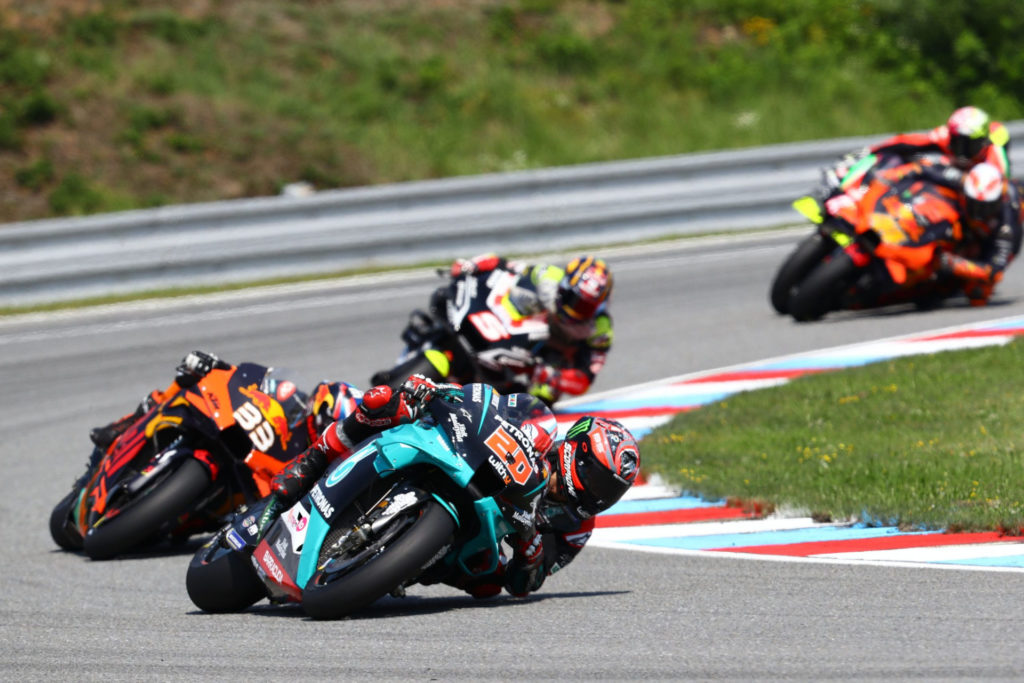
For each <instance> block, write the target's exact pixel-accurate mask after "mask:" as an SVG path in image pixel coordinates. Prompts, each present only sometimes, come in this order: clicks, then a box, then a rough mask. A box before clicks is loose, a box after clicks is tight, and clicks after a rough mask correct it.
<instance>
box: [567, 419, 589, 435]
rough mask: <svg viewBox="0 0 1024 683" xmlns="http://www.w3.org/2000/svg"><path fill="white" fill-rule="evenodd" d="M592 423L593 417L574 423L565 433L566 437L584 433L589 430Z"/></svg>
mask: <svg viewBox="0 0 1024 683" xmlns="http://www.w3.org/2000/svg"><path fill="white" fill-rule="evenodd" d="M593 423H594V418H592V417H588V418H587V419H586V420H582V421H580V422H579V423H577V424H576V425H574V426H573V427H572V428H571V429H570V430H569V431H568V432H566V433H565V438H566V439H571V438H572V437H574V436H579V435H580V434H585V433H587V432H589V431H590V426H591V425H592V424H593Z"/></svg>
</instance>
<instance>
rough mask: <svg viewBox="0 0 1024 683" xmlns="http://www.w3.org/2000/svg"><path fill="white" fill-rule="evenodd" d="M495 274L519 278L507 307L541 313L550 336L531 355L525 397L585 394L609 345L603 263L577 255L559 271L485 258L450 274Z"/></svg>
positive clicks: (607, 280)
mask: <svg viewBox="0 0 1024 683" xmlns="http://www.w3.org/2000/svg"><path fill="white" fill-rule="evenodd" d="M496 269H502V270H506V271H508V272H510V273H514V274H516V275H517V276H518V277H517V279H516V280H515V282H514V283H513V284H512V286H511V287H510V288H509V290H508V293H507V294H506V295H505V301H506V302H507V305H508V306H510V307H511V308H512V309H514V310H515V311H516V312H517V313H518V314H519V315H521V316H524V317H525V316H531V315H537V314H543V315H545V316H546V319H547V323H548V328H549V331H550V334H549V337H548V338H547V340H545V341H544V343H543V344H542V345H541V346H540V348H539V349H538V351H537V353H536V355H537V356H538V357H539V358H540V359H541V361H542V362H540V363H538V364H537V365H536V367H535V369H534V371H533V377H532V384H531V386H530V388H529V393H531V394H533V395H534V396H537V397H538V398H540V399H541V400H543V401H544V402H546V403H547V404H548V405H551V404H553V403H554V402H555V401H557V400H558V399H559V398H560V397H561V396H562V395H565V394H568V395H570V396H579V395H581V394H584V393H586V392H587V390H589V389H590V385H591V384H592V383H593V381H594V378H595V377H596V376H597V373H598V372H600V371H601V368H602V367H604V364H605V361H606V360H607V357H608V351H609V350H611V346H612V336H613V333H612V318H611V314H610V313H609V311H608V302H609V297H610V296H611V292H612V273H611V270H610V269H609V268H608V264H607V263H605V262H604V260H603V259H600V258H596V257H595V256H592V255H582V256H579V257H576V258H574V259H572V260H571V261H569V263H568V264H567V265H566V266H565V268H561V267H559V266H555V265H549V264H544V263H534V264H530V263H524V262H521V261H509V260H506V259H505V258H503V257H500V256H498V255H497V254H494V253H488V254H482V255H479V256H476V257H475V258H472V259H458V260H456V261H455V262H454V263H452V265H451V268H450V274H451V276H452V277H458V276H459V275H467V274H468V275H472V274H476V273H484V272H491V271H493V270H496Z"/></svg>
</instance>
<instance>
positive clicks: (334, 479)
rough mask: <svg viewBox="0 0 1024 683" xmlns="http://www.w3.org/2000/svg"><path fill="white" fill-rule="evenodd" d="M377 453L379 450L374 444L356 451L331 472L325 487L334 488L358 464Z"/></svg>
mask: <svg viewBox="0 0 1024 683" xmlns="http://www.w3.org/2000/svg"><path fill="white" fill-rule="evenodd" d="M376 452H377V449H376V448H374V447H373V444H370V445H369V446H366V447H364V448H362V449H360V450H358V451H356V452H355V453H353V454H352V455H350V456H348V457H347V458H345V459H344V460H342V461H341V464H339V465H338V466H337V467H335V468H334V469H333V470H332V471H331V474H330V475H329V476H328V477H327V481H326V482H325V484H324V485H325V486H327V488H330V487H332V486H334V485H335V484H337V483H338V482H339V481H341V480H342V479H343V478H344V477H345V475H346V474H348V473H349V472H350V471H351V470H352V468H353V467H355V466H356V463H357V462H359V461H360V460H362V459H363V458H365V457H366V456H367V455H369V454H370V453H376Z"/></svg>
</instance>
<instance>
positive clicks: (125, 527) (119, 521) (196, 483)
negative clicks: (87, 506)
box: [83, 458, 210, 560]
mask: <svg viewBox="0 0 1024 683" xmlns="http://www.w3.org/2000/svg"><path fill="white" fill-rule="evenodd" d="M209 485H210V473H209V472H208V471H207V469H206V467H204V466H203V465H202V463H200V462H199V461H198V460H194V459H192V458H187V459H185V460H183V461H182V463H181V464H180V465H179V466H178V468H177V469H176V470H174V471H173V472H171V473H170V474H168V475H167V477H166V478H165V479H164V480H163V481H160V482H157V483H156V484H154V485H152V486H151V487H150V488H149V490H148V491H144V492H143V493H142V495H141V496H140V497H139V498H137V499H136V500H134V501H132V502H131V503H129V504H128V505H127V507H125V508H124V509H123V510H122V511H121V512H120V513H119V514H118V515H117V516H116V517H113V518H111V519H110V520H109V521H106V522H104V523H102V524H100V525H99V526H97V527H94V528H92V529H90V530H89V532H88V533H87V534H86V536H85V539H84V541H83V547H84V550H85V554H86V555H88V556H89V557H90V558H92V559H94V560H108V559H110V558H112V557H114V556H115V555H120V554H121V553H124V552H127V551H128V550H131V549H132V548H133V547H135V546H136V545H138V544H139V543H141V542H142V541H144V540H146V539H147V538H149V537H150V536H152V535H153V534H155V533H156V532H157V531H159V530H160V527H162V526H163V525H164V524H166V523H167V522H170V521H173V520H174V519H176V518H177V517H178V516H179V515H182V514H184V513H186V512H188V509H189V507H190V506H191V505H192V503H193V502H194V501H195V500H196V499H197V498H199V496H200V495H202V493H203V491H205V490H206V488H207V487H208V486H209Z"/></svg>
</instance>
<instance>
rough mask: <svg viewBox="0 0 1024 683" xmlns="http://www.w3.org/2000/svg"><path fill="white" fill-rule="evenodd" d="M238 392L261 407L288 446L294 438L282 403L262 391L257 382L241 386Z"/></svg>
mask: <svg viewBox="0 0 1024 683" xmlns="http://www.w3.org/2000/svg"><path fill="white" fill-rule="evenodd" d="M238 392H239V393H240V394H242V395H243V396H245V397H246V398H248V399H249V401H250V402H251V403H252V404H253V405H254V406H256V407H257V408H259V410H260V412H261V413H263V417H264V418H266V420H267V422H269V423H270V426H271V427H272V428H273V429H274V431H275V432H277V435H278V437H280V439H281V445H282V446H283V447H285V448H287V446H288V442H289V441H291V439H292V431H291V429H290V428H289V426H288V417H287V416H286V415H285V414H284V408H282V407H281V404H280V403H278V402H277V401H275V400H274V399H272V398H270V397H269V396H267V395H266V394H264V393H263V392H262V391H260V390H259V389H258V388H257V387H256V385H255V384H251V385H249V386H248V387H241V388H239V390H238Z"/></svg>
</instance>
